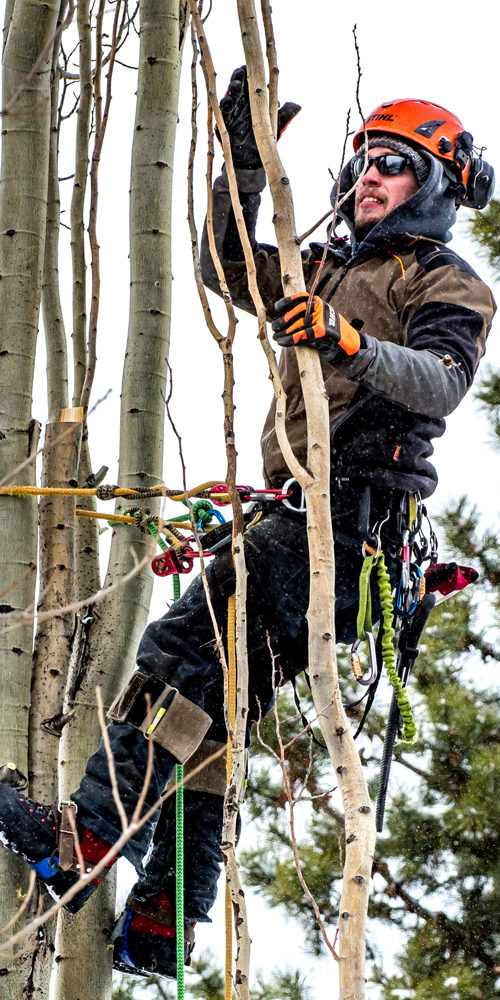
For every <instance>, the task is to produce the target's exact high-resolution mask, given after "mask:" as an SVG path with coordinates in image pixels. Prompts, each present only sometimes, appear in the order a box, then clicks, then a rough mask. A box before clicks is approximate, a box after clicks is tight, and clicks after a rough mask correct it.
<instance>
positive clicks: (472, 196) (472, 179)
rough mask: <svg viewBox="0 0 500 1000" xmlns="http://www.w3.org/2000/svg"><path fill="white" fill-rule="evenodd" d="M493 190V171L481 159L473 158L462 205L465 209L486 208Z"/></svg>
mask: <svg viewBox="0 0 500 1000" xmlns="http://www.w3.org/2000/svg"><path fill="white" fill-rule="evenodd" d="M494 190H495V171H494V170H493V167H491V166H490V164H489V163H486V160H483V158H482V157H478V156H473V157H472V158H471V161H470V166H469V176H468V178H467V191H466V195H465V198H464V200H463V202H462V205H465V206H466V208H478V209H480V208H486V205H487V204H488V202H489V201H491V199H492V197H493V192H494Z"/></svg>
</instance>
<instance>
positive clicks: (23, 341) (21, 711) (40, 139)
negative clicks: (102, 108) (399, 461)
mask: <svg viewBox="0 0 500 1000" xmlns="http://www.w3.org/2000/svg"><path fill="white" fill-rule="evenodd" d="M58 14H59V0H46V2H44V3H43V4H42V3H37V4H33V3H31V2H28V0H16V3H15V4H14V5H12V4H8V5H7V8H6V28H7V27H8V32H7V30H6V32H5V34H6V42H5V45H4V53H3V107H4V109H5V108H7V109H8V113H7V114H4V117H3V120H2V121H3V125H2V128H3V142H2V171H1V172H2V181H1V188H0V274H1V275H2V280H1V281H0V313H1V315H2V354H1V358H0V366H1V367H0V480H3V479H4V478H5V477H9V476H11V474H12V472H13V470H14V469H16V467H17V466H18V465H19V464H20V463H21V462H23V461H24V460H25V459H26V458H27V457H28V455H29V454H30V453H31V451H32V448H33V445H34V444H36V435H34V424H33V422H32V416H31V395H32V384H33V369H34V361H35V345H36V337H37V327H38V316H39V307H40V295H41V287H42V267H43V260H44V244H45V226H46V212H47V182H48V164H49V136H50V73H51V62H52V49H51V46H50V45H49V46H48V52H47V55H46V57H45V58H44V60H43V62H42V63H41V65H40V66H39V67H38V69H37V71H36V72H35V73H34V74H33V76H32V77H31V78H30V79H28V80H27V79H26V78H27V75H28V74H29V72H30V71H31V69H32V68H33V65H34V64H35V62H36V60H37V59H38V58H39V56H40V54H41V52H42V51H43V50H44V47H45V46H46V44H47V42H50V39H51V38H52V37H53V35H54V32H55V29H56V25H57V17H58ZM23 83H24V84H25V85H24V87H23V88H22V89H21V90H20V88H21V87H22V84H23ZM16 94H17V95H18V96H17V97H15V95H16ZM14 98H15V100H14V101H13V99H14ZM34 475H35V468H34V464H33V463H31V464H29V465H27V466H25V468H24V469H23V470H22V471H21V472H19V473H18V474H16V477H15V478H16V480H17V482H22V483H30V482H33V477H34ZM36 517H37V509H36V503H34V502H33V500H32V499H30V498H26V499H18V500H17V499H16V500H12V499H11V498H9V497H2V498H0V538H1V541H2V549H3V553H2V563H3V573H2V588H1V589H2V595H3V596H2V598H1V605H2V611H3V612H7V613H8V612H10V611H13V610H22V609H24V608H26V607H27V606H29V605H31V604H32V603H33V601H34V595H35V572H34V570H35V566H36ZM11 624H12V623H10V622H9V619H8V618H7V619H4V620H3V629H2V636H1V639H0V656H1V659H2V675H3V685H2V699H1V705H0V740H1V750H0V762H1V763H4V762H6V761H12V762H13V763H15V765H16V766H17V768H18V770H19V771H21V772H22V773H24V774H27V749H28V747H27V730H28V707H29V701H30V682H31V651H32V634H33V627H32V624H31V623H28V624H22V625H19V626H18V627H17V628H16V629H15V630H14V631H7V629H8V628H9V625H11ZM1 863H2V867H3V873H2V895H1V897H0V923H2V924H3V923H4V922H5V921H6V920H8V919H9V918H10V917H11V916H12V914H13V912H14V911H15V910H16V909H17V906H18V898H17V896H16V892H18V891H19V888H20V887H21V891H25V889H26V886H27V881H28V872H27V869H26V866H25V865H20V864H19V863H18V861H17V859H14V858H11V857H9V856H8V855H7V854H6V853H4V852H2V858H1ZM31 945H32V946H33V947H34V946H37V947H43V941H40V942H38V944H37V942H36V941H31ZM2 966H3V968H5V969H6V970H7V972H6V973H4V975H3V976H2V978H1V979H0V997H5V998H7V997H8V998H9V1000H10V998H12V997H17V996H21V995H22V992H23V989H24V988H25V987H26V988H27V989H31V985H30V983H31V955H30V953H29V947H28V950H26V945H24V947H23V948H22V949H20V950H19V951H18V953H17V954H15V955H8V954H5V955H4V957H3V959H2Z"/></svg>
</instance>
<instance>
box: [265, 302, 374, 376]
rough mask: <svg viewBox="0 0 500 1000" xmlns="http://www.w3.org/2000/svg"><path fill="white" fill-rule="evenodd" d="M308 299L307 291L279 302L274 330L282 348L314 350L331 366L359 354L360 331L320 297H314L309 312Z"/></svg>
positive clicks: (275, 338)
mask: <svg viewBox="0 0 500 1000" xmlns="http://www.w3.org/2000/svg"><path fill="white" fill-rule="evenodd" d="M308 299H309V296H308V294H307V293H306V292H303V293H302V292H299V293H298V294H296V295H290V297H289V298H286V299H279V301H278V302H277V303H276V305H275V307H274V309H275V313H276V316H277V317H278V318H277V319H275V320H274V322H273V324H272V327H273V330H274V333H273V337H274V340H276V341H277V343H278V344H279V345H280V347H293V346H294V345H296V344H299V345H302V346H307V347H314V348H315V349H316V350H317V351H319V352H320V353H321V357H322V358H323V360H324V361H328V362H330V363H331V362H334V361H339V360H340V359H341V358H342V357H346V356H347V355H351V354H357V352H358V351H359V348H360V346H361V341H360V336H359V333H358V331H357V330H355V329H354V327H353V326H351V325H350V323H348V322H347V320H346V319H344V317H343V316H341V315H340V313H338V312H336V310H335V309H332V307H331V306H329V305H328V303H327V302H324V301H323V299H320V298H319V296H318V295H314V296H313V300H312V303H311V310H310V312H306V310H307V302H308Z"/></svg>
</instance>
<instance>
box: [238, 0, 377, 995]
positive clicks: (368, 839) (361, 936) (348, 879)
mask: <svg viewBox="0 0 500 1000" xmlns="http://www.w3.org/2000/svg"><path fill="white" fill-rule="evenodd" d="M237 6H238V14H239V19H240V28H241V35H242V41H243V47H244V51H245V58H246V63H247V68H248V83H249V93H250V103H251V108H252V119H253V122H254V129H255V134H256V139H257V145H258V148H259V153H260V156H261V159H262V162H263V164H264V167H265V169H266V174H267V178H268V181H269V186H270V189H271V195H272V198H273V207H274V217H273V222H274V225H275V230H276V237H277V241H278V247H279V251H280V261H281V273H282V282H283V289H284V292H285V295H291V294H293V293H294V292H301V291H304V278H303V272H302V262H301V257H300V252H299V249H298V246H297V243H296V239H295V236H296V233H295V222H294V215H293V202H292V196H291V190H290V182H289V180H288V177H287V176H286V173H285V171H284V169H283V167H282V164H281V161H280V159H279V156H278V153H277V148H276V138H275V135H274V134H273V129H272V124H271V118H270V115H269V109H268V104H267V99H266V78H265V71H264V60H263V55H262V48H261V43H260V38H259V29H258V25H257V19H256V11H255V5H254V3H253V0H237ZM264 6H265V7H266V10H267V11H268V13H269V14H270V8H269V4H267V3H266V4H264ZM275 69H276V70H277V67H276V68H275V67H273V66H272V67H271V72H274V71H275ZM296 353H297V363H298V368H299V372H300V380H301V386H302V393H303V396H304V402H305V406H306V413H307V472H306V471H305V470H304V471H303V474H301V475H300V476H299V477H298V478H299V481H300V483H301V486H302V488H303V490H304V494H305V498H306V505H307V530H308V539H309V560H310V577H311V584H310V595H309V608H308V612H307V619H308V625H309V668H310V676H311V687H312V693H313V699H314V705H315V708H316V712H317V714H318V720H319V722H320V725H321V729H322V732H323V735H324V738H325V742H326V744H327V747H328V752H329V754H330V758H331V761H332V764H333V767H334V769H335V773H336V780H337V781H338V784H339V786H340V790H341V793H342V801H343V804H344V810H345V835H346V836H345V864H344V878H343V888H342V897H341V901H340V913H339V956H340V1000H363V998H364V997H365V936H366V914H367V908H368V893H369V882H370V876H371V868H372V862H373V854H374V848H375V839H376V832H375V820H374V814H373V809H372V806H371V803H370V797H369V792H368V788H367V785H366V782H365V780H364V776H363V772H362V766H361V762H360V759H359V755H358V752H357V749H356V747H355V744H354V740H353V738H352V734H351V731H350V728H349V723H348V720H347V718H346V715H345V712H344V709H343V706H342V698H341V694H340V688H339V679H338V673H337V665H336V656H335V615H334V611H335V563H334V546H333V535H332V522H331V511H330V499H329V479H330V433H329V412H328V399H327V396H326V392H325V387H324V383H323V376H322V372H321V365H320V360H319V355H318V354H317V352H315V351H313V350H310V349H308V348H296Z"/></svg>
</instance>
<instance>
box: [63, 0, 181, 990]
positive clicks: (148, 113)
mask: <svg viewBox="0 0 500 1000" xmlns="http://www.w3.org/2000/svg"><path fill="white" fill-rule="evenodd" d="M185 32H186V4H185V3H184V2H183V0H168V2H159V0H141V3H140V56H139V80H138V91H137V109H136V120H135V128H134V141H133V148H132V166H131V185H130V266H131V301H130V322H129V332H128V340H127V351H126V357H125V366H124V371H123V382H122V397H121V399H122V405H121V424H120V460H119V474H118V480H119V483H120V485H121V486H126V487H132V488H134V487H147V486H153V485H157V484H158V483H160V482H161V481H162V468H163V426H164V416H165V408H164V395H165V387H166V374H167V364H166V361H167V356H168V345H169V327H170V298H171V265H170V256H171V221H170V220H171V190H172V164H173V153H174V141H175V131H176V125H177V104H178V88H179V75H180V66H181V53H182V45H183V41H184V36H185ZM155 505H156V506H157V505H158V501H151V500H148V501H147V506H148V507H149V508H150V509H153V508H154V506H155ZM123 506H124V504H123V500H120V501H119V502H118V503H117V508H116V509H117V511H118V512H120V511H121V510H122V509H123ZM132 506H133V501H131V500H128V501H127V502H126V507H127V508H130V507H132ZM146 544H147V540H146V539H145V536H144V534H142V533H140V532H139V531H138V530H137V529H136V528H117V529H115V531H114V533H113V540H112V544H111V553H110V560H109V565H108V571H107V576H106V581H105V584H106V586H109V585H110V584H112V583H115V582H117V581H118V580H119V579H120V578H121V577H122V576H124V575H125V574H126V573H127V572H129V571H130V570H131V569H132V568H133V565H134V563H133V557H132V555H131V553H130V546H131V545H133V547H134V550H135V554H136V557H137V558H138V559H142V557H143V556H144V554H145V551H146ZM152 585H153V576H152V574H151V571H150V569H149V567H147V568H146V569H145V570H143V571H142V572H140V573H138V574H137V576H136V577H135V578H134V579H133V580H132V581H131V582H130V583H129V584H128V585H127V587H126V588H123V589H118V590H116V591H115V592H114V593H113V594H111V595H110V596H109V597H108V598H107V599H106V600H105V601H103V602H102V603H100V604H98V605H96V606H95V607H89V609H88V612H87V614H86V616H85V618H86V619H89V618H90V619H91V620H90V621H84V622H82V621H80V623H79V624H78V629H77V638H78V637H79V639H80V647H79V649H80V652H81V655H78V649H77V648H75V653H76V654H77V655H76V656H75V658H74V664H73V667H74V669H73V670H72V681H73V682H74V688H73V694H72V703H71V706H72V707H74V709H75V715H74V718H73V719H72V720H71V721H70V722H69V724H68V725H67V726H66V727H65V730H64V733H63V740H62V748H61V751H62V761H61V768H62V781H63V786H64V790H63V797H67V795H68V794H69V793H70V792H71V791H72V790H73V789H74V788H75V786H76V784H77V783H78V780H79V778H80V776H81V774H82V772H83V769H84V767H85V763H86V760H87V758H88V756H89V755H90V754H91V753H92V752H93V750H94V749H95V747H96V746H97V743H98V742H99V737H100V731H99V724H98V720H97V714H96V699H95V686H96V684H99V685H100V686H101V688H102V693H103V699H104V702H105V704H109V703H110V701H111V700H112V698H113V697H114V695H115V694H116V692H117V691H118V690H119V688H120V686H121V685H122V684H123V681H124V678H125V677H126V676H127V675H128V673H129V672H130V671H131V669H132V668H133V665H134V661H135V653H136V650H137V646H138V643H139V640H140V637H141V635H142V632H143V631H144V628H145V625H146V622H147V615H148V610H149V604H150V599H151V591H152ZM87 592H88V593H89V596H90V594H91V592H92V588H89V590H88V591H87ZM82 596H85V594H83V595H82V594H80V597H82ZM82 617H83V616H82ZM68 707H69V703H68ZM107 882H108V879H106V881H105V883H104V886H103V887H102V888H101V889H100V890H99V894H97V897H94V899H96V902H95V903H94V902H93V901H92V903H93V905H92V906H90V905H89V906H88V907H86V908H85V910H84V911H83V912H82V913H81V914H80V915H79V916H78V917H77V919H76V920H75V919H74V918H73V919H72V918H71V917H66V916H63V917H62V919H61V921H60V926H59V929H58V937H57V954H58V956H59V957H64V959H65V960H64V961H59V963H58V975H57V984H56V993H55V997H56V1000H68V998H69V997H73V996H75V997H76V996H78V998H79V1000H96V997H99V1000H108V998H109V997H110V995H111V958H112V952H111V951H110V950H109V948H107V947H106V946H107V941H106V938H105V937H104V935H103V933H102V931H103V929H104V928H107V929H108V930H109V929H110V926H111V923H112V916H113V905H112V902H111V901H110V896H111V890H110V887H109V886H107V885H106V883H107ZM101 895H102V896H103V897H105V898H104V902H102V900H101V905H99V902H98V897H99V896H101ZM87 914H88V917H87V916H86V915H87ZM75 928H76V929H77V933H75ZM82 940H83V942H84V946H83V947H82ZM75 990H78V993H76V992H75Z"/></svg>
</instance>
